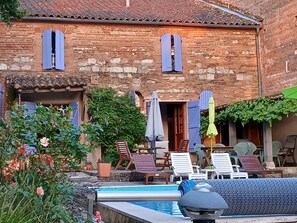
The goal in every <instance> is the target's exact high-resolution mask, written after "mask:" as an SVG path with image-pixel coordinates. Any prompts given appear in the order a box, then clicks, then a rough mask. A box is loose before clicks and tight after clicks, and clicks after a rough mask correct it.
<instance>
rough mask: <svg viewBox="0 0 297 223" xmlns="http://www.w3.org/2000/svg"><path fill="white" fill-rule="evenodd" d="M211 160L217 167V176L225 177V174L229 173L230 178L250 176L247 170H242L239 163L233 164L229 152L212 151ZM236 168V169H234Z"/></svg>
mask: <svg viewBox="0 0 297 223" xmlns="http://www.w3.org/2000/svg"><path fill="white" fill-rule="evenodd" d="M211 161H212V164H213V165H214V168H215V173H216V175H217V178H220V177H221V178H222V179H224V175H229V176H230V179H234V178H246V179H247V178H248V173H247V172H240V171H239V166H238V165H232V163H231V160H230V155H229V154H228V153H212V154H211ZM234 168H235V169H236V171H234Z"/></svg>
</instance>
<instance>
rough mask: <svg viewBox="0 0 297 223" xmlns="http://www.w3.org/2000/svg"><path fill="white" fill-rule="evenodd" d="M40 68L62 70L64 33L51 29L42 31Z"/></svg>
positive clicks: (63, 67)
mask: <svg viewBox="0 0 297 223" xmlns="http://www.w3.org/2000/svg"><path fill="white" fill-rule="evenodd" d="M42 68H43V69H44V70H50V69H56V70H64V69H65V66H64V33H63V32H61V31H60V30H56V31H55V32H54V31H52V30H51V29H48V30H45V31H44V32H43V33H42Z"/></svg>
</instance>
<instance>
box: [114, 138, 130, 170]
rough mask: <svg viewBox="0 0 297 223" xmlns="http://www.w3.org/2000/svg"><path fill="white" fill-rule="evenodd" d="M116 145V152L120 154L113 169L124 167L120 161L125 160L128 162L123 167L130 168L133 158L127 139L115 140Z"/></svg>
mask: <svg viewBox="0 0 297 223" xmlns="http://www.w3.org/2000/svg"><path fill="white" fill-rule="evenodd" d="M116 145H117V150H118V154H119V156H120V160H119V162H118V163H117V165H116V167H115V170H117V169H119V168H124V167H123V166H122V163H123V162H125V161H127V162H128V165H127V167H126V168H125V170H128V169H129V168H130V166H131V165H132V163H133V158H132V155H131V152H130V150H129V147H128V144H127V141H125V140H117V141H116Z"/></svg>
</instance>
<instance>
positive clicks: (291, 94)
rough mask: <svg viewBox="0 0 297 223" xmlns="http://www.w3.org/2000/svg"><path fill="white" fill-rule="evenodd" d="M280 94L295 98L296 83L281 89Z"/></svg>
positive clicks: (296, 91)
mask: <svg viewBox="0 0 297 223" xmlns="http://www.w3.org/2000/svg"><path fill="white" fill-rule="evenodd" d="M282 94H283V95H284V97H285V98H290V99H297V85H296V86H294V87H290V88H286V89H284V90H282Z"/></svg>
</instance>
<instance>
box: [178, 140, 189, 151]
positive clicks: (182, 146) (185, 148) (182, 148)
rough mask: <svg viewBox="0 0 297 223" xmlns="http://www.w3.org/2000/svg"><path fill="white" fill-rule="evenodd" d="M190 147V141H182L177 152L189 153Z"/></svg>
mask: <svg viewBox="0 0 297 223" xmlns="http://www.w3.org/2000/svg"><path fill="white" fill-rule="evenodd" d="M188 145H189V140H188V139H181V140H180V142H179V146H178V149H177V150H176V152H181V153H184V152H188Z"/></svg>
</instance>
